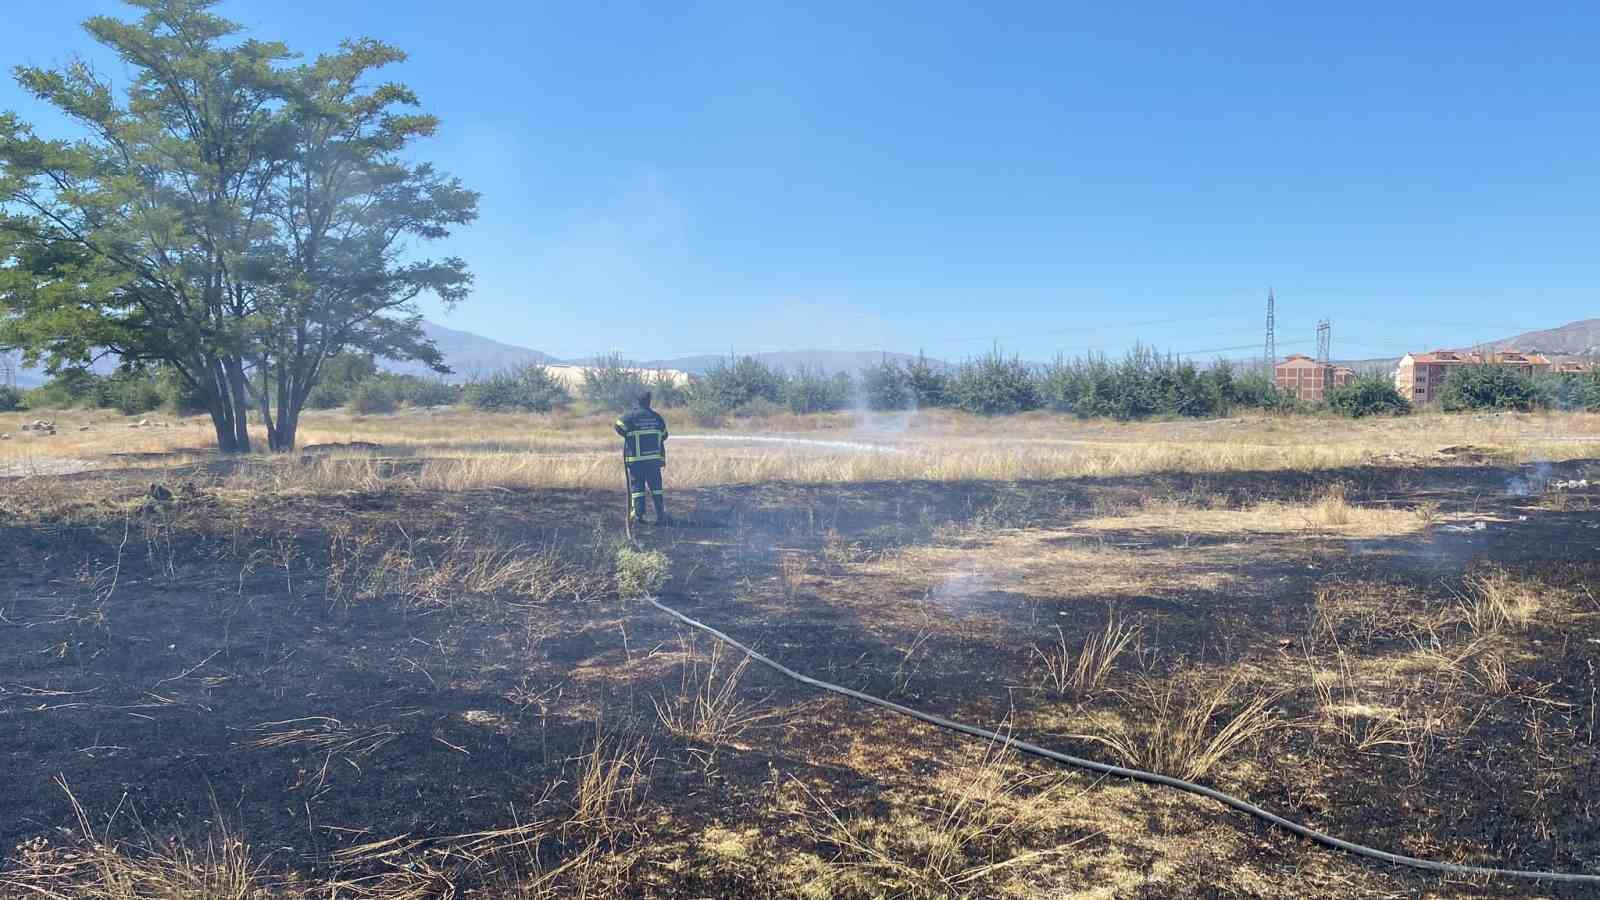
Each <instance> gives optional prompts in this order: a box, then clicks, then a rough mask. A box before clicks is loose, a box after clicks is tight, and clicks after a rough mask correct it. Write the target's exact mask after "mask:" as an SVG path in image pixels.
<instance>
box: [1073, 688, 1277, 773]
mask: <svg viewBox="0 0 1600 900" xmlns="http://www.w3.org/2000/svg"><path fill="white" fill-rule="evenodd" d="M1242 682H1243V677H1242V676H1241V675H1240V674H1239V673H1237V672H1236V673H1233V674H1231V675H1229V676H1228V677H1227V678H1225V679H1222V680H1220V681H1215V682H1214V683H1211V684H1206V683H1204V682H1203V681H1202V680H1201V679H1199V678H1198V677H1192V676H1187V675H1185V674H1184V673H1175V674H1174V675H1172V676H1170V677H1168V678H1167V679H1166V680H1165V681H1164V682H1158V681H1157V680H1156V679H1154V678H1152V677H1149V676H1146V677H1144V678H1142V679H1141V680H1140V684H1139V687H1138V688H1137V689H1135V690H1134V691H1132V692H1129V693H1125V694H1122V697H1123V699H1124V701H1125V702H1126V703H1127V705H1128V707H1129V710H1128V711H1129V712H1130V713H1132V714H1134V715H1136V716H1137V717H1138V725H1137V726H1134V727H1129V726H1128V725H1118V726H1116V727H1114V728H1112V729H1111V733H1110V734H1108V735H1101V736H1097V735H1085V736H1084V737H1087V738H1088V739H1090V740H1093V741H1097V742H1099V743H1101V744H1104V745H1105V746H1107V747H1109V748H1111V750H1113V751H1114V752H1116V753H1117V754H1118V755H1119V756H1121V757H1122V759H1123V760H1124V761H1125V762H1126V763H1127V764H1128V765H1129V766H1132V767H1135V768H1141V769H1147V770H1149V771H1152V772H1159V773H1162V774H1164V775H1172V776H1174V777H1176V778H1182V779H1185V780H1190V781H1192V780H1195V779H1198V778H1203V777H1205V776H1206V775H1208V774H1210V773H1211V772H1212V771H1213V770H1215V769H1216V768H1217V767H1218V766H1220V765H1221V764H1222V763H1223V762H1224V761H1225V760H1226V759H1227V758H1228V757H1229V756H1231V755H1232V754H1233V753H1234V752H1235V751H1237V750H1239V749H1241V748H1243V747H1245V746H1246V745H1248V744H1251V743H1254V742H1255V741H1257V740H1259V739H1260V738H1262V737H1264V736H1266V735H1267V734H1268V733H1270V732H1271V731H1273V730H1275V729H1277V728H1279V727H1281V726H1282V724H1283V723H1282V722H1281V721H1280V720H1279V719H1278V717H1277V715H1276V714H1275V713H1274V712H1273V710H1272V703H1273V702H1274V701H1275V700H1276V699H1277V698H1278V697H1279V696H1281V692H1279V693H1268V692H1264V691H1259V690H1257V691H1255V692H1252V693H1249V694H1244V695H1243V696H1241V694H1242V690H1241V688H1242Z"/></svg>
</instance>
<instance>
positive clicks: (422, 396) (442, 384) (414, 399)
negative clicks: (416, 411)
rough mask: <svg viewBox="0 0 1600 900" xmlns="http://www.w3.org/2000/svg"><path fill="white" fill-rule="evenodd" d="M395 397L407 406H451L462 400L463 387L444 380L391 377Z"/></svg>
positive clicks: (404, 376)
mask: <svg viewBox="0 0 1600 900" xmlns="http://www.w3.org/2000/svg"><path fill="white" fill-rule="evenodd" d="M390 377H391V379H392V381H391V383H392V384H393V386H394V389H395V395H396V396H397V397H398V398H399V400H400V402H401V403H404V404H405V405H407V406H451V405H453V404H455V403H457V402H459V401H460V400H461V386H460V385H456V384H451V383H450V382H448V381H445V380H444V379H443V378H421V377H418V376H416V375H395V376H390Z"/></svg>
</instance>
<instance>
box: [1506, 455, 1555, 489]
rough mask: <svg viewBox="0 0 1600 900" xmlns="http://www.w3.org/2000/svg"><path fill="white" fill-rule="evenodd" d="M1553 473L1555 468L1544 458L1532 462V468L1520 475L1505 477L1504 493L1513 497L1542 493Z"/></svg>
mask: <svg viewBox="0 0 1600 900" xmlns="http://www.w3.org/2000/svg"><path fill="white" fill-rule="evenodd" d="M1554 474H1555V468H1554V467H1553V466H1551V465H1550V463H1548V462H1546V461H1545V460H1542V459H1541V460H1539V461H1538V462H1535V463H1534V464H1533V469H1532V470H1531V471H1528V472H1524V473H1522V474H1520V475H1513V476H1511V477H1510V478H1508V479H1506V493H1508V494H1510V495H1511V496H1513V497H1531V496H1533V495H1535V494H1542V493H1544V492H1545V489H1546V488H1547V487H1549V485H1550V478H1551V476H1552V475H1554Z"/></svg>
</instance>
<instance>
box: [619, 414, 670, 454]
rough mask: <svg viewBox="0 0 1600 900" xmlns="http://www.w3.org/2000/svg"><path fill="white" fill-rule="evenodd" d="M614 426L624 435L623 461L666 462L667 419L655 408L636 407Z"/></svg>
mask: <svg viewBox="0 0 1600 900" xmlns="http://www.w3.org/2000/svg"><path fill="white" fill-rule="evenodd" d="M613 427H615V428H616V430H617V434H620V435H622V460H623V462H628V463H636V462H652V461H659V462H666V460H667V420H666V419H663V418H661V415H660V414H659V413H657V412H656V411H655V410H653V409H646V408H644V407H643V406H637V407H634V408H633V409H632V410H630V411H628V412H627V413H626V414H624V415H623V417H622V418H620V419H618V420H617V422H616V425H615V426H613Z"/></svg>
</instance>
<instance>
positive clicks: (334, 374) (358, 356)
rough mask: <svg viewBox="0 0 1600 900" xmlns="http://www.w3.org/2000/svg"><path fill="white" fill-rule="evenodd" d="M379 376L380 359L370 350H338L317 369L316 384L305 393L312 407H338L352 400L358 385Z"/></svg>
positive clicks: (309, 405) (308, 403)
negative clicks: (367, 351)
mask: <svg viewBox="0 0 1600 900" xmlns="http://www.w3.org/2000/svg"><path fill="white" fill-rule="evenodd" d="M376 377H378V361H377V360H376V359H375V358H374V357H373V355H372V354H370V353H335V354H333V355H332V356H329V357H328V358H327V359H325V360H323V361H322V365H321V366H320V367H319V368H318V369H317V383H316V384H314V385H312V386H311V393H310V394H307V395H306V406H308V407H310V408H311V409H337V408H338V407H341V406H344V405H345V404H346V403H349V402H350V400H351V397H352V396H353V395H354V394H355V390H356V386H357V385H359V384H361V383H362V382H365V381H371V380H372V379H374V378H376Z"/></svg>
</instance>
